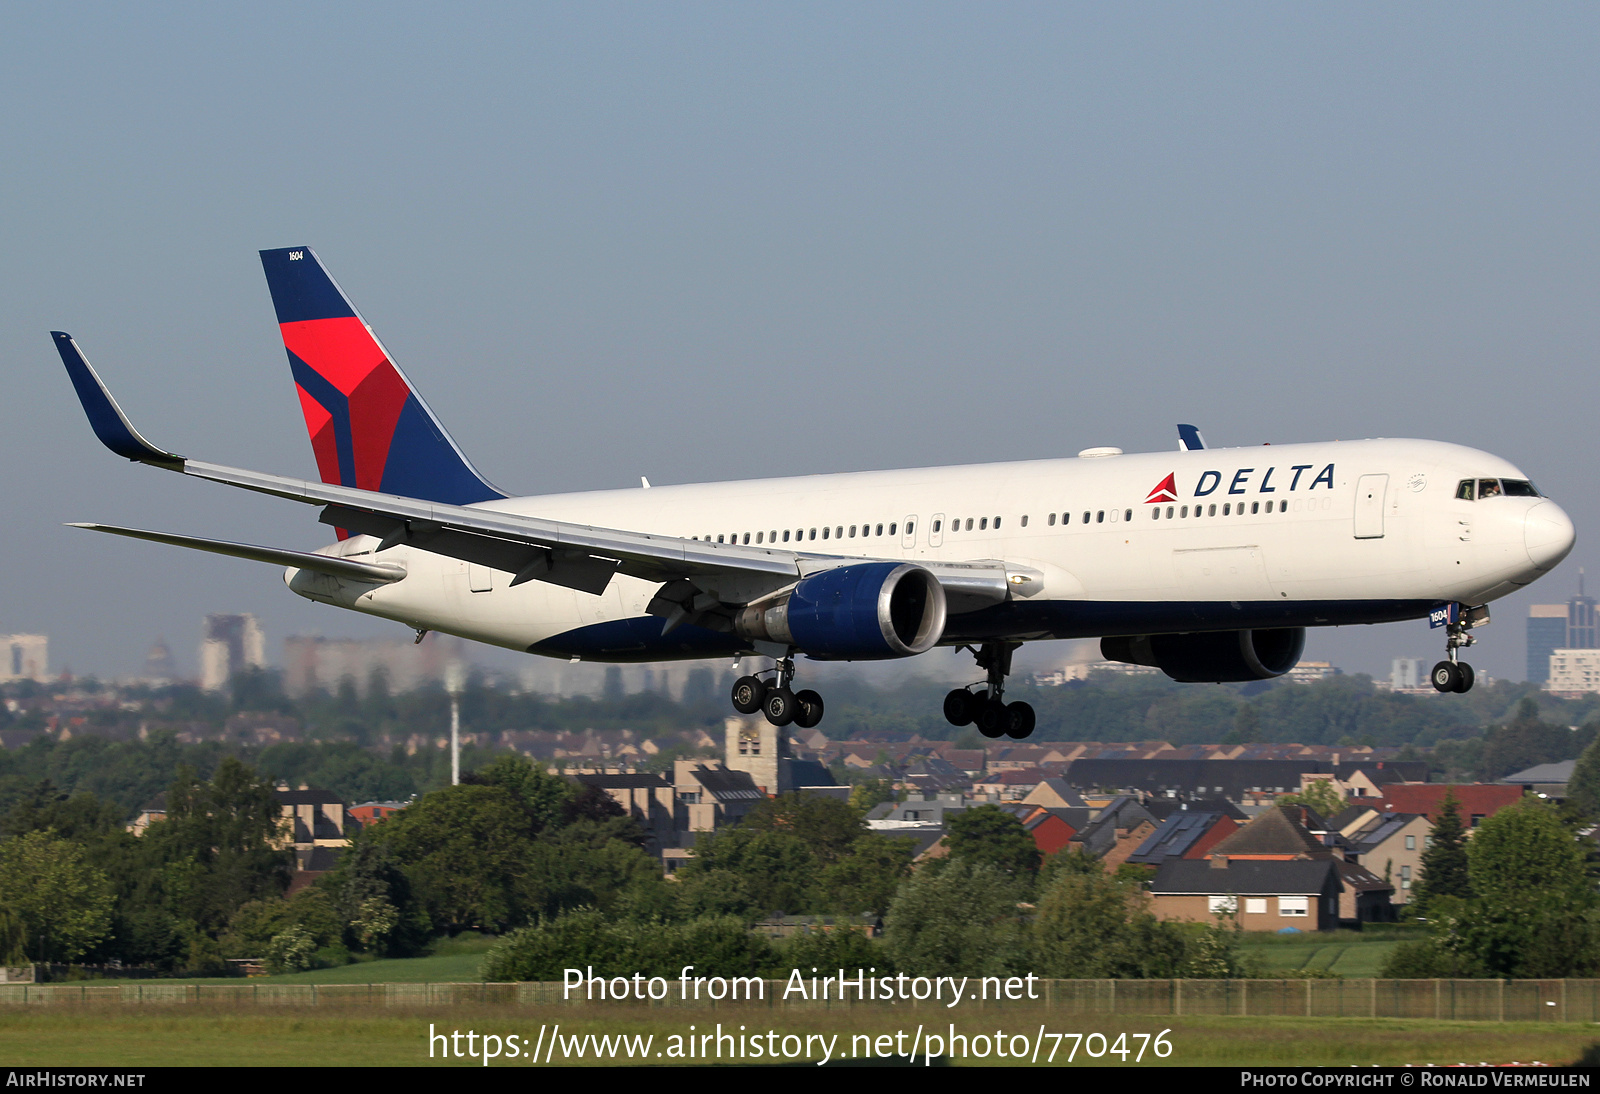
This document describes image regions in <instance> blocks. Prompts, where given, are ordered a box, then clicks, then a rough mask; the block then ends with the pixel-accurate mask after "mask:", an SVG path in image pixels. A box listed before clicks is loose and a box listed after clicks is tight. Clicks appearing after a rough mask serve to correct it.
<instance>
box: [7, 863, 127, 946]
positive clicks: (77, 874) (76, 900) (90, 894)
mask: <svg viewBox="0 0 1600 1094" xmlns="http://www.w3.org/2000/svg"><path fill="white" fill-rule="evenodd" d="M113 903H114V900H113V896H112V892H111V886H110V883H109V882H108V881H107V880H106V876H105V874H103V873H101V872H100V871H99V870H97V869H95V868H94V867H93V866H90V865H89V864H88V863H87V862H85V861H84V853H83V848H82V847H80V846H79V845H78V844H76V843H73V842H71V841H70V840H63V839H56V838H55V834H54V833H53V832H49V831H44V832H29V833H27V834H26V835H22V836H13V837H12V838H11V839H8V840H4V841H0V908H5V909H7V910H9V911H10V912H11V913H12V914H13V915H15V916H16V917H17V918H18V919H20V920H21V921H22V926H23V930H24V932H25V937H26V939H27V949H28V955H29V956H30V957H32V958H33V959H34V960H35V961H72V960H75V959H76V958H77V957H79V956H80V955H82V954H83V953H84V952H85V951H86V950H88V949H89V948H90V947H92V946H93V945H94V944H95V943H97V942H99V941H100V940H101V939H102V938H104V937H105V936H106V934H107V933H108V932H109V931H110V928H111V909H112V905H113Z"/></svg>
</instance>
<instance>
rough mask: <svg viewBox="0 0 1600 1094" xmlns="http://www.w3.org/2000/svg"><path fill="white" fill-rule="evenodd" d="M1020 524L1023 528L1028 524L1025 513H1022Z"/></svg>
mask: <svg viewBox="0 0 1600 1094" xmlns="http://www.w3.org/2000/svg"><path fill="white" fill-rule="evenodd" d="M1022 526H1023V527H1024V528H1026V527H1027V526H1028V518H1027V515H1026V514H1024V515H1023V518H1022Z"/></svg>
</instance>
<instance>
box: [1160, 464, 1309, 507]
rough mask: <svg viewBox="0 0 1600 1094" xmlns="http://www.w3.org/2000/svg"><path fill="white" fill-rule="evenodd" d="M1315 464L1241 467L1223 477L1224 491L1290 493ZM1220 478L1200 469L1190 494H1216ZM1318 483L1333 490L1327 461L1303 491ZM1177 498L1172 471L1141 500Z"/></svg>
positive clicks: (1176, 484) (1174, 475) (1174, 477)
mask: <svg viewBox="0 0 1600 1094" xmlns="http://www.w3.org/2000/svg"><path fill="white" fill-rule="evenodd" d="M1315 466H1316V465H1315V464H1310V463H1297V464H1294V465H1292V466H1291V467H1290V468H1289V469H1288V470H1287V471H1284V470H1283V469H1282V468H1278V467H1267V468H1260V469H1258V468H1254V467H1241V468H1239V469H1237V470H1236V471H1234V472H1233V475H1232V477H1231V478H1229V479H1228V480H1227V481H1228V489H1227V493H1229V494H1276V493H1277V492H1278V491H1279V489H1280V488H1281V489H1282V490H1283V491H1284V492H1285V493H1293V492H1295V491H1297V490H1299V489H1300V483H1301V481H1302V480H1303V479H1304V477H1305V473H1306V472H1307V471H1310V470H1311V469H1312V468H1314V467H1315ZM1258 470H1260V472H1261V477H1260V478H1259V479H1256V478H1254V477H1253V476H1254V475H1255V474H1256V472H1257V471H1258ZM1274 476H1277V481H1276V482H1274V481H1273V477H1274ZM1223 477H1224V472H1221V471H1202V472H1200V478H1199V480H1198V481H1197V482H1196V483H1195V486H1194V494H1193V496H1194V497H1197V498H1204V497H1207V496H1209V495H1211V494H1214V493H1216V492H1217V489H1218V487H1220V486H1221V485H1222V482H1223ZM1319 486H1326V487H1327V488H1328V489H1329V490H1332V489H1333V464H1331V463H1330V464H1328V465H1327V466H1326V467H1324V468H1323V469H1322V470H1321V471H1318V472H1317V474H1316V475H1315V476H1314V477H1313V478H1312V479H1311V480H1310V485H1308V486H1307V487H1306V490H1307V491H1308V492H1309V491H1312V490H1315V489H1316V488H1317V487H1319ZM1177 500H1178V482H1177V473H1176V472H1173V473H1172V474H1169V475H1168V476H1167V477H1166V478H1164V479H1162V480H1161V481H1160V482H1158V483H1156V485H1155V488H1154V489H1152V490H1151V491H1150V493H1149V494H1148V495H1147V496H1146V497H1145V499H1144V503H1145V504H1146V505H1159V504H1160V503H1162V502H1167V501H1177Z"/></svg>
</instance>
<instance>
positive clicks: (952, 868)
mask: <svg viewBox="0 0 1600 1094" xmlns="http://www.w3.org/2000/svg"><path fill="white" fill-rule="evenodd" d="M1017 887H1018V882H1017V879H1016V878H1014V877H1012V876H1011V875H1009V874H1006V873H1004V872H1002V871H1001V870H1000V869H999V868H997V867H995V866H993V865H990V864H987V863H974V862H972V861H970V860H954V861H952V862H950V864H949V865H948V866H946V867H945V869H943V870H939V871H933V870H928V869H923V870H918V871H917V872H916V873H915V874H913V875H912V877H911V880H910V881H908V882H906V883H905V884H904V885H902V886H901V887H900V891H899V893H897V894H896V896H895V899H894V903H893V904H891V905H890V906H889V914H888V915H887V916H886V917H885V920H884V944H885V946H886V947H887V948H888V950H889V955H890V957H891V958H892V959H893V961H894V963H895V967H896V968H898V969H900V970H901V971H902V972H907V973H912V974H915V975H918V976H1004V975H1009V974H1013V973H1016V972H1025V971H1029V969H1030V968H1031V965H1032V961H1031V955H1030V951H1029V947H1028V945H1027V939H1026V936H1025V934H1024V932H1023V929H1022V924H1021V920H1020V918H1019V916H1018V911H1017Z"/></svg>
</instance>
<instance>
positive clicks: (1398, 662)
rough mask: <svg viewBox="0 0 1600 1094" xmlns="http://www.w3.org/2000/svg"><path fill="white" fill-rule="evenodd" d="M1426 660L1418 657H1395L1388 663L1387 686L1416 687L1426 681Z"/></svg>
mask: <svg viewBox="0 0 1600 1094" xmlns="http://www.w3.org/2000/svg"><path fill="white" fill-rule="evenodd" d="M1426 665H1427V662H1426V661H1424V660H1423V659H1422V658H1420V657H1396V658H1395V659H1394V660H1393V661H1391V662H1390V663H1389V686H1390V687H1392V688H1394V689H1395V690H1397V691H1398V690H1400V689H1416V688H1420V687H1422V686H1423V685H1424V684H1426V683H1427V682H1428V670H1427V668H1426Z"/></svg>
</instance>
